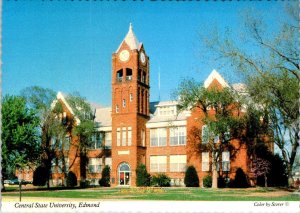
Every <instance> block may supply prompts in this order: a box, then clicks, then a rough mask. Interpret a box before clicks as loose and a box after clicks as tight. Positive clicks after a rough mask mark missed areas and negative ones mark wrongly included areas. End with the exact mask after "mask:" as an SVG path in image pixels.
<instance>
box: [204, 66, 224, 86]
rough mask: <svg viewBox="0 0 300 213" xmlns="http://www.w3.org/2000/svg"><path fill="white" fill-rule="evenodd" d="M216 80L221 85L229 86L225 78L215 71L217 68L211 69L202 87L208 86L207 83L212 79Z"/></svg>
mask: <svg viewBox="0 0 300 213" xmlns="http://www.w3.org/2000/svg"><path fill="white" fill-rule="evenodd" d="M215 79H216V80H217V81H218V82H219V83H220V84H221V85H222V86H223V87H229V84H228V83H227V82H226V81H225V79H224V78H223V77H222V76H221V75H220V73H218V72H217V70H213V71H212V72H211V73H210V74H209V76H208V77H207V79H206V80H205V81H204V87H205V88H208V87H209V85H210V84H211V83H212V82H213V80H215Z"/></svg>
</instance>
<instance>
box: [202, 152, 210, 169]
mask: <svg viewBox="0 0 300 213" xmlns="http://www.w3.org/2000/svg"><path fill="white" fill-rule="evenodd" d="M202 171H205V172H206V171H209V153H208V152H202Z"/></svg>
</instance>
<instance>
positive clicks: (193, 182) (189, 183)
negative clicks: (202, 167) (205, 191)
mask: <svg viewBox="0 0 300 213" xmlns="http://www.w3.org/2000/svg"><path fill="white" fill-rule="evenodd" d="M184 184H185V186H186V187H199V177H198V174H197V171H196V169H195V167H194V166H189V167H188V168H187V170H186V172H185V177H184Z"/></svg>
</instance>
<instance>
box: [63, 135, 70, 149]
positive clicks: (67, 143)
mask: <svg viewBox="0 0 300 213" xmlns="http://www.w3.org/2000/svg"><path fill="white" fill-rule="evenodd" d="M70 142H71V137H70V136H66V137H65V140H64V144H63V145H64V150H69V149H70Z"/></svg>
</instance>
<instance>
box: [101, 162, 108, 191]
mask: <svg viewBox="0 0 300 213" xmlns="http://www.w3.org/2000/svg"><path fill="white" fill-rule="evenodd" d="M99 185H100V186H105V187H108V186H110V168H109V166H107V165H106V166H105V167H104V168H103V170H102V176H101V179H100V180H99Z"/></svg>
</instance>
